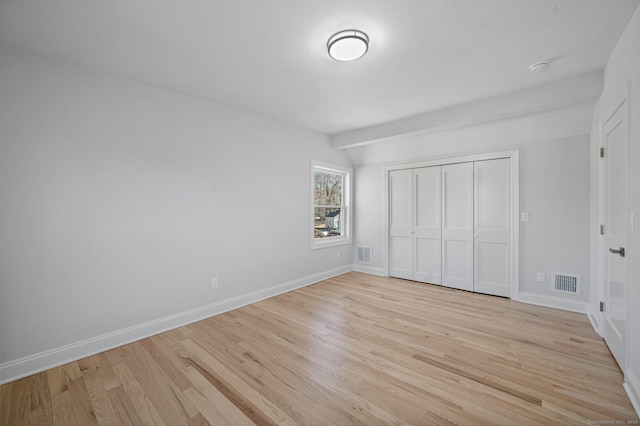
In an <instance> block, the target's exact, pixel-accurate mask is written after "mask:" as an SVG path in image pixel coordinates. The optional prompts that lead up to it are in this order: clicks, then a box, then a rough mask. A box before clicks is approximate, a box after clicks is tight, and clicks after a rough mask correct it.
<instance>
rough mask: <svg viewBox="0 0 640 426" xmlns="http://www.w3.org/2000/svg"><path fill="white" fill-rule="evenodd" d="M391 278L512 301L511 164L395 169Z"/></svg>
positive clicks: (490, 162) (391, 196) (392, 179)
mask: <svg viewBox="0 0 640 426" xmlns="http://www.w3.org/2000/svg"><path fill="white" fill-rule="evenodd" d="M388 179H389V181H388V184H389V186H388V188H389V198H388V199H389V275H390V276H392V277H397V278H405V279H409V280H415V281H420V282H425V283H431V284H438V285H443V286H447V287H453V288H458V289H462V290H469V291H475V292H479V293H487V294H493V295H498V296H506V297H510V296H511V268H512V250H511V249H512V248H511V244H512V242H511V240H512V238H511V233H512V216H513V215H512V202H511V201H512V200H511V192H512V187H511V185H512V182H511V159H510V158H499V159H489V160H481V161H470V162H462V163H456V164H442V165H433V166H428V167H416V168H407V169H398V170H390V171H389V175H388Z"/></svg>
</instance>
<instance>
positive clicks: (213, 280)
mask: <svg viewBox="0 0 640 426" xmlns="http://www.w3.org/2000/svg"><path fill="white" fill-rule="evenodd" d="M216 288H218V279H217V278H211V290H215V289H216Z"/></svg>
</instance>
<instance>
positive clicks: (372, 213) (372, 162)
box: [347, 104, 593, 312]
mask: <svg viewBox="0 0 640 426" xmlns="http://www.w3.org/2000/svg"><path fill="white" fill-rule="evenodd" d="M592 116H593V105H592V104H591V105H586V104H585V105H577V106H574V107H569V108H564V109H559V110H554V111H548V112H544V113H540V114H531V115H528V116H525V117H520V118H515V119H508V120H503V121H499V122H491V123H487V124H484V125H479V126H473V127H464V128H461V129H455V130H450V131H444V132H436V133H432V132H426V133H417V134H410V135H403V136H398V137H396V138H389V139H387V140H385V141H384V142H378V143H374V144H370V145H364V146H360V147H356V148H351V149H348V150H347V152H348V153H349V155H350V156H351V158H352V159H353V161H354V163H356V165H357V166H356V170H355V196H356V212H355V226H356V233H355V241H354V246H359V245H365V246H371V247H372V260H373V264H372V265H371V266H366V267H364V266H360V265H356V269H359V270H363V271H367V272H371V273H379V274H383V273H384V272H385V271H384V264H385V256H386V247H385V246H384V232H385V229H384V209H385V206H384V179H385V176H384V172H383V170H384V167H385V166H386V165H391V164H401V163H414V162H418V161H421V160H425V159H432V158H447V157H449V158H450V157H456V156H460V155H466V154H475V153H485V152H498V151H506V150H512V149H518V150H520V209H521V211H527V212H529V214H530V221H529V222H526V223H520V288H519V289H520V292H521V295H520V297H521V300H523V301H529V302H534V303H539V304H544V305H549V306H555V307H561V308H564V309H572V310H577V311H582V312H586V309H587V303H588V301H589V237H588V235H589V234H588V226H589V138H588V136H587V135H588V133H589V128H590V125H591V120H592ZM537 272H545V273H546V278H547V281H546V282H545V283H538V282H537V281H536V273H537ZM554 272H559V273H569V274H578V275H579V276H580V277H581V284H582V289H581V293H580V295H577V296H576V295H567V294H562V293H557V292H553V291H552V290H551V276H552V274H553V273H554Z"/></svg>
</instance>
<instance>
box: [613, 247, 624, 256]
mask: <svg viewBox="0 0 640 426" xmlns="http://www.w3.org/2000/svg"><path fill="white" fill-rule="evenodd" d="M609 251H610V252H611V253H613V254H619V255H620V257H624V247H620V250H615V249H612V248H610V249H609Z"/></svg>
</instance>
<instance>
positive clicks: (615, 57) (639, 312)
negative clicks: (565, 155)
mask: <svg viewBox="0 0 640 426" xmlns="http://www.w3.org/2000/svg"><path fill="white" fill-rule="evenodd" d="M604 75H605V80H604V90H603V92H602V96H601V98H600V101H599V103H598V106H597V109H596V112H595V114H594V125H593V126H592V135H591V164H592V167H591V182H592V189H591V194H592V197H591V211H592V212H593V213H594V214H593V215H592V216H595V217H594V220H592V224H591V231H592V233H591V248H592V249H591V257H590V258H591V264H592V274H593V275H594V276H599V273H600V270H599V264H598V238H599V237H598V234H597V232H596V230H597V226H598V223H599V222H598V216H597V213H598V197H597V194H598V187H597V185H598V173H599V169H598V163H599V159H598V148H599V147H600V146H601V136H600V125H601V123H603V122H604V121H605V120H606V119H607V115H608V114H610V113H611V108H612V104H613V103H614V100H615V99H616V98H617V97H618V96H619V95H620V94H621V93H622V92H623V91H624V90H626V87H627V84H629V87H630V93H629V97H628V101H629V103H630V105H631V116H630V117H629V122H630V126H631V132H630V158H629V164H630V165H631V167H630V176H629V185H630V187H631V191H630V193H631V199H630V205H629V212H630V213H633V214H634V215H635V217H636V221H635V222H636V225H635V228H634V229H633V230H630V231H629V233H628V238H629V241H628V245H629V247H627V258H628V262H629V265H630V294H629V306H630V318H629V319H630V330H629V336H630V342H629V343H630V345H629V366H628V368H626V369H625V371H624V373H625V385H626V388H627V392H628V393H629V395H630V397H631V400H632V402H633V403H634V406H635V409H636V412H638V413H640V309H638V307H640V226H639V223H640V167H638V165H639V164H640V7H638V8H637V9H636V11H635V13H634V15H633V17H632V18H631V20H630V21H629V24H628V25H627V28H626V29H625V31H624V33H623V34H622V36H621V38H620V40H619V41H618V43H617V45H616V47H615V49H614V50H613V53H612V54H611V57H610V58H609V61H608V62H607V65H606V67H605V74H604ZM591 294H592V297H591V309H592V311H593V312H594V313H595V315H594V316H595V317H596V318H597V319H598V320H599V319H600V314H599V313H598V308H597V305H598V302H599V300H600V298H599V295H600V286H599V284H598V282H597V281H596V280H593V283H592V289H591Z"/></svg>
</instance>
